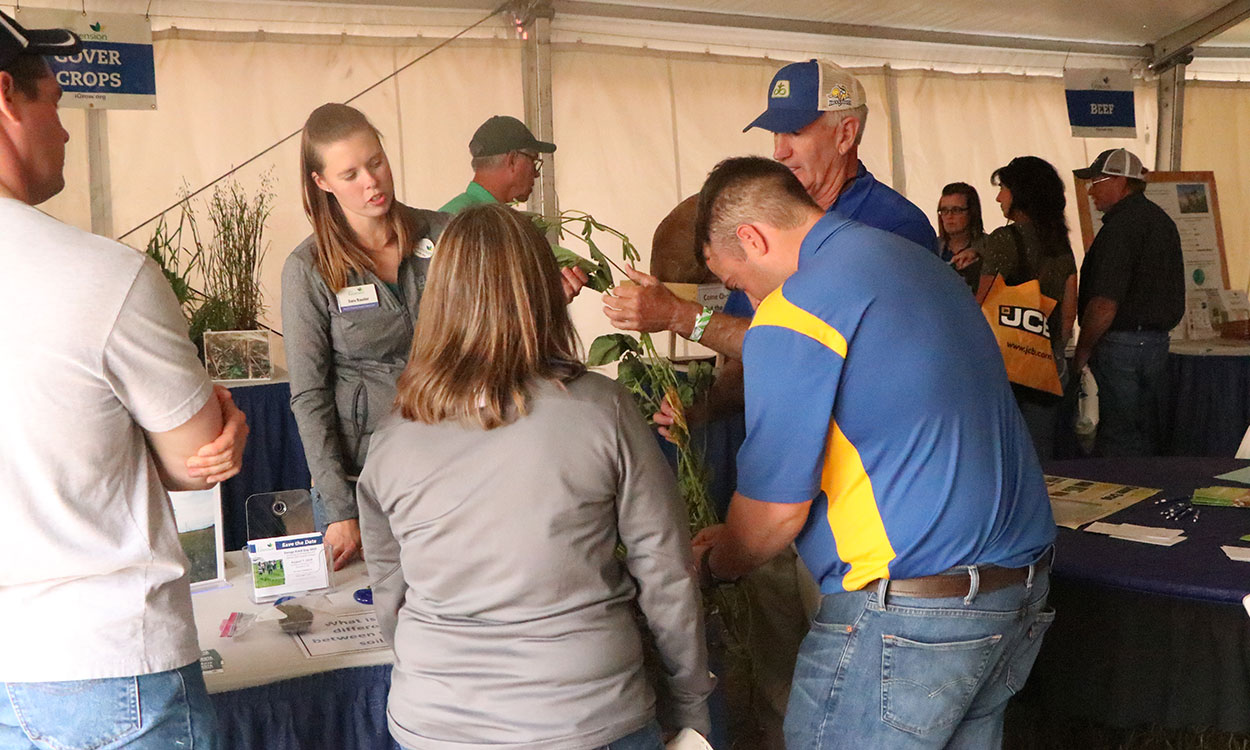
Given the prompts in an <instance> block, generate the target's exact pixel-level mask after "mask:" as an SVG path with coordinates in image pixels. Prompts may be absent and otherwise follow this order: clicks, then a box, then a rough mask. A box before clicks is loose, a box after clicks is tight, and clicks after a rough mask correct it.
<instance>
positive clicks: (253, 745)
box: [211, 665, 400, 750]
mask: <svg viewBox="0 0 1250 750" xmlns="http://www.w3.org/2000/svg"><path fill="white" fill-rule="evenodd" d="M390 688H391V667H390V665H386V666H380V667H357V668H353V669H337V670H334V671H332V672H322V673H320V674H314V675H309V676H307V677H299V678H296V679H293V680H284V681H282V682H276V683H273V684H272V685H262V686H260V687H254V688H246V689H244V690H234V691H231V692H228V693H217V694H215V695H213V696H211V697H212V700H213V706H214V707H215V708H216V709H217V724H218V728H219V730H220V736H221V745H220V747H221V750H327V749H328V748H343V749H344V750H348V749H349V748H350V750H400V747H399V745H398V744H397V743H396V742H395V741H394V740H392V739H391V735H390V732H389V731H388V730H387V728H386V694H387V692H388V691H389V690H390Z"/></svg>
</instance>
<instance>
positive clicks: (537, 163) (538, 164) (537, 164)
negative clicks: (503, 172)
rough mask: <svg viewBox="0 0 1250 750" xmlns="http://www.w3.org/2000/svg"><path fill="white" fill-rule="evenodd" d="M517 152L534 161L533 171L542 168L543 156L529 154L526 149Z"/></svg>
mask: <svg viewBox="0 0 1250 750" xmlns="http://www.w3.org/2000/svg"><path fill="white" fill-rule="evenodd" d="M517 153H518V154H520V155H521V156H524V157H525V158H527V159H529V160H530V161H532V162H534V171H535V172H538V171H539V170H541V169H542V168H543V158H542V157H541V156H539V155H538V154H531V153H530V152H528V151H518V152H517Z"/></svg>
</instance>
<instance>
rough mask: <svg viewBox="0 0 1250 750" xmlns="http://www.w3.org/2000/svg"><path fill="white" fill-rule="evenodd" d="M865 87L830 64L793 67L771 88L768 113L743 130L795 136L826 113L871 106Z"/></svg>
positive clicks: (781, 72)
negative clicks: (868, 103) (758, 129)
mask: <svg viewBox="0 0 1250 750" xmlns="http://www.w3.org/2000/svg"><path fill="white" fill-rule="evenodd" d="M867 101H868V100H867V97H866V96H865V95H864V87H863V85H862V84H861V83H860V82H859V81H858V80H856V78H855V76H853V75H851V74H850V72H849V71H847V70H846V69H844V68H841V67H839V66H837V65H835V64H833V63H831V62H829V61H828V60H817V59H811V60H808V61H807V62H801V63H790V64H789V65H787V66H785V67H784V68H782V69H781V70H779V71H777V75H775V76H773V81H772V83H770V84H769V85H768V109H766V110H764V114H762V115H760V116H759V117H757V118H755V119H754V120H752V121H751V124H750V125H747V126H746V127H745V128H743V129H742V132H744V133H745V132H747V131H748V130H750V129H751V128H763V129H764V130H770V131H772V132H774V133H793V132H796V131H799V130H802V129H803V128H805V127H807V126H808V125H810V124H812V123H813V122H815V121H816V118H818V117H820V116H821V114H823V113H825V112H837V111H839V110H843V109H855V108H856V107H862V106H863V105H864V104H865V103H867Z"/></svg>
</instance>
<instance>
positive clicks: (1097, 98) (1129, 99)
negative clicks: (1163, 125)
mask: <svg viewBox="0 0 1250 750" xmlns="http://www.w3.org/2000/svg"><path fill="white" fill-rule="evenodd" d="M1063 82H1064V88H1065V89H1066V90H1067V100H1068V122H1069V123H1071V125H1072V135H1074V136H1076V137H1078V138H1136V137H1137V115H1136V112H1135V111H1134V107H1133V105H1134V102H1133V78H1132V75H1131V74H1130V73H1129V71H1127V70H1075V69H1071V70H1065V71H1063Z"/></svg>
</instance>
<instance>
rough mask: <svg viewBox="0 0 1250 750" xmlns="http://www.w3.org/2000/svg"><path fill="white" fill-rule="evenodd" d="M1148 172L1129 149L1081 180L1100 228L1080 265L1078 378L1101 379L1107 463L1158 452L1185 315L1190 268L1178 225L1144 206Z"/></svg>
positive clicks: (1101, 442)
mask: <svg viewBox="0 0 1250 750" xmlns="http://www.w3.org/2000/svg"><path fill="white" fill-rule="evenodd" d="M1145 171H1146V170H1145V169H1143V168H1142V163H1141V160H1140V159H1138V158H1137V157H1136V156H1135V155H1134V154H1132V153H1131V152H1129V151H1127V150H1125V149H1122V148H1120V149H1111V150H1107V151H1104V152H1102V153H1101V154H1099V155H1098V158H1097V159H1095V160H1094V163H1093V164H1091V165H1090V166H1089V168H1088V169H1078V170H1076V176H1077V177H1080V178H1083V179H1088V180H1092V181H1091V182H1090V184H1089V192H1090V195H1091V196H1092V197H1093V199H1094V207H1095V208H1097V209H1098V210H1099V211H1102V212H1103V219H1102V229H1100V230H1099V231H1098V236H1097V237H1095V238H1094V243H1093V244H1092V245H1090V248H1089V252H1087V253H1086V254H1085V261H1084V263H1082V264H1081V285H1080V297H1079V302H1078V307H1079V314H1080V321H1081V336H1080V339H1079V340H1078V341H1077V345H1076V358H1075V362H1074V364H1075V366H1076V371H1077V372H1080V371H1081V369H1082V368H1083V367H1084V366H1085V365H1086V364H1087V363H1088V364H1089V366H1090V370H1091V371H1092V372H1093V373H1094V379H1095V380H1097V381H1098V411H1099V422H1098V437H1097V440H1096V442H1095V450H1096V451H1097V453H1099V454H1100V455H1104V456H1149V455H1157V454H1158V452H1159V448H1160V445H1159V438H1160V424H1161V421H1162V416H1163V408H1164V407H1163V402H1164V393H1163V391H1164V388H1165V387H1166V373H1167V355H1168V331H1170V330H1171V329H1172V328H1173V327H1175V326H1176V325H1177V324H1178V323H1180V321H1181V317H1182V316H1183V315H1184V312H1185V266H1184V262H1183V260H1182V257H1181V240H1180V235H1179V234H1178V233H1177V231H1176V223H1175V222H1173V221H1172V219H1171V217H1169V216H1168V215H1167V214H1166V213H1164V211H1163V209H1161V208H1159V207H1158V206H1157V205H1155V204H1154V203H1152V202H1151V201H1149V200H1147V199H1146V196H1145V195H1144V194H1143V191H1144V190H1145V187H1146V182H1145V180H1144V179H1143V177H1144V175H1145Z"/></svg>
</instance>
